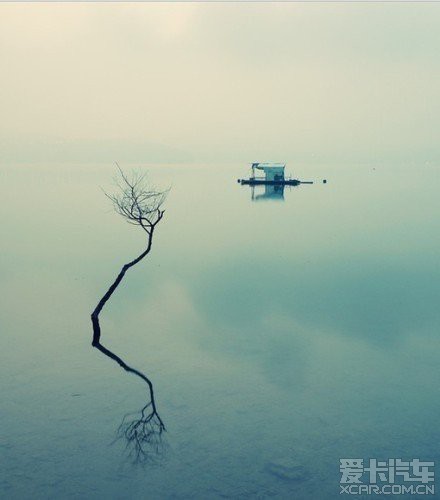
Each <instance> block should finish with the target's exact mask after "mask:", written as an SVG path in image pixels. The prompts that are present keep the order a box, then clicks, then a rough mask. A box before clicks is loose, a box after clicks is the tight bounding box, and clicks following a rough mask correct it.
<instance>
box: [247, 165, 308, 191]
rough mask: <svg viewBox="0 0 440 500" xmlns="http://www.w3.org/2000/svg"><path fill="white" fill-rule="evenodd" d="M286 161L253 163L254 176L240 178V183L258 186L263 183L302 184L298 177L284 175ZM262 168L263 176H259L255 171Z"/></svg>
mask: <svg viewBox="0 0 440 500" xmlns="http://www.w3.org/2000/svg"><path fill="white" fill-rule="evenodd" d="M285 168H286V164H285V163H252V176H251V177H249V179H238V182H239V183H240V184H249V185H251V186H256V185H258V184H262V185H265V184H266V185H283V186H297V185H298V184H301V181H299V180H298V179H292V178H291V177H288V178H286V176H285V175H284V169H285ZM256 170H260V171H262V172H263V173H264V175H263V176H259V177H257V176H256V175H255V171H256Z"/></svg>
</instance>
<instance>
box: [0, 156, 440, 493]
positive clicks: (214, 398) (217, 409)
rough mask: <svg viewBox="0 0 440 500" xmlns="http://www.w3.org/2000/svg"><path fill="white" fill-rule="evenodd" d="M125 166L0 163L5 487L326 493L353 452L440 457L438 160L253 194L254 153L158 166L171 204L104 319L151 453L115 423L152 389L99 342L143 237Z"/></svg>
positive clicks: (307, 171) (313, 176) (308, 173)
mask: <svg viewBox="0 0 440 500" xmlns="http://www.w3.org/2000/svg"><path fill="white" fill-rule="evenodd" d="M124 167H125V166H124ZM126 169H127V171H130V166H126ZM115 170H116V169H115V168H114V167H113V166H112V165H70V166H69V165H52V166H47V165H27V166H26V165H15V166H12V165H11V166H9V165H4V166H3V167H2V168H1V170H0V180H1V182H0V190H1V199H2V254H1V276H2V279H1V283H0V294H1V295H0V297H1V300H0V308H1V318H2V348H1V358H2V359H1V364H0V370H1V392H2V411H1V416H0V429H1V430H0V433H1V442H0V446H1V491H2V497H3V498H11V499H15V498H19V499H22V498H33V499H40V498H41V499H43V498H44V499H47V498H54V499H55V498H69V499H70V498H72V499H80V498H81V499H95V498H96V499H98V498H110V499H123V498H145V499H156V498H157V499H161V498H197V499H199V498H200V499H209V498H255V497H256V498H268V497H274V498H286V499H287V498H298V499H303V498H304V499H309V498H310V499H317V498H323V499H327V498H329V499H331V498H337V497H339V481H340V472H339V465H340V462H339V460H340V459H341V458H364V459H368V458H377V459H381V460H386V459H388V458H402V459H405V460H409V459H412V458H420V459H421V460H424V461H429V460H437V461H438V460H440V452H439V449H438V443H439V440H440V426H439V414H440V398H439V387H440V377H439V368H438V366H439V361H438V359H439V354H440V342H439V323H440V308H439V306H438V302H439V295H440V294H439V292H440V266H439V259H438V255H439V250H440V236H439V235H440V231H439V229H440V227H439V226H440V222H439V217H438V213H439V208H440V201H439V196H438V191H439V186H440V179H439V174H438V170H437V169H435V168H433V167H430V166H429V165H421V166H414V167H412V168H404V167H392V166H368V165H353V166H349V167H334V166H328V165H311V166H307V167H302V166H300V165H299V166H298V167H297V168H296V169H295V174H297V175H298V177H299V178H302V179H304V180H313V181H315V183H314V184H313V185H301V186H298V187H295V188H286V189H285V190H284V193H283V195H282V194H281V193H265V192H264V190H262V189H258V190H256V191H255V193H254V199H252V190H251V189H250V188H249V187H248V186H240V185H239V184H237V178H239V177H244V176H246V175H247V171H246V167H245V166H243V165H241V164H236V165H164V166H156V167H154V166H151V167H149V168H148V169H147V170H148V172H149V177H150V179H151V182H152V183H154V184H155V185H156V186H159V187H161V188H166V187H171V190H170V192H169V195H168V199H167V202H166V212H165V216H164V219H163V220H162V221H161V222H160V224H159V225H158V227H157V230H156V234H155V237H154V238H155V239H154V242H153V248H152V252H151V254H150V255H149V256H147V258H146V259H145V260H143V261H142V262H140V263H139V264H138V265H137V266H135V267H134V268H132V269H130V270H129V272H128V274H127V275H126V277H125V279H124V281H123V282H122V283H121V285H120V287H119V288H118V289H117V290H116V292H115V294H114V295H113V296H112V297H111V299H110V301H109V302H108V304H107V305H106V306H105V308H104V310H103V311H102V313H101V327H102V341H103V343H104V344H105V345H106V346H107V347H108V348H109V349H111V350H112V351H113V352H115V353H117V354H118V356H120V357H122V358H123V359H124V360H125V361H126V362H127V363H128V364H129V365H130V366H133V367H135V368H137V369H138V370H141V371H142V372H144V373H145V374H146V375H148V377H149V378H150V379H151V380H152V381H153V384H154V389H155V395H156V402H157V405H158V410H159V413H160V415H161V418H162V419H163V420H164V422H165V425H166V427H167V432H166V433H165V435H164V441H163V446H162V447H161V449H160V453H158V454H157V456H151V460H149V461H148V463H142V464H141V463H137V462H136V460H134V457H133V454H130V447H128V448H127V446H126V445H127V443H126V441H125V440H124V439H123V438H120V439H117V434H116V433H117V430H118V428H119V425H120V424H121V421H122V419H123V418H124V416H125V415H126V414H128V413H135V414H136V412H138V411H139V410H140V409H141V408H142V407H143V406H144V405H145V403H146V399H147V392H146V386H145V384H144V383H143V382H142V381H141V380H140V379H138V378H137V377H135V376H133V375H132V374H129V373H126V372H124V371H123V370H122V369H121V368H120V367H119V366H118V365H117V364H116V363H114V362H113V361H112V360H110V359H109V358H107V357H105V356H103V354H102V353H100V352H99V351H98V350H96V349H93V348H92V346H91V339H92V329H91V322H90V313H91V311H92V310H93V308H94V307H95V306H96V304H97V302H98V300H99V299H100V297H101V296H102V295H103V293H104V292H105V290H106V289H107V288H108V286H109V285H110V283H111V282H112V281H113V279H114V278H115V276H116V274H117V273H118V272H119V270H120V268H121V267H122V265H123V264H124V263H126V262H128V261H130V260H131V259H133V258H134V257H136V256H137V255H138V254H140V253H141V252H142V251H143V249H144V247H145V236H144V234H143V232H142V231H140V230H139V228H136V227H133V226H130V225H128V224H127V223H125V222H124V220H123V219H122V218H121V217H120V216H119V215H117V214H116V213H115V212H114V211H113V209H112V207H111V204H110V202H109V200H108V199H107V198H106V197H105V196H104V194H103V192H102V191H101V189H100V187H102V188H103V189H105V190H107V191H111V190H112V189H113V188H112V177H113V176H114V175H115V174H116V171H115ZM323 179H327V181H328V182H327V183H326V184H323V183H322V180H323ZM265 194H266V196H265ZM153 455H156V454H155V453H153ZM408 498H409V497H408Z"/></svg>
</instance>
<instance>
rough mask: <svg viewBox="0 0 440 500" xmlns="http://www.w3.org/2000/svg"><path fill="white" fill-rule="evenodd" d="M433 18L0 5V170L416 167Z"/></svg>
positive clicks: (430, 10)
mask: <svg viewBox="0 0 440 500" xmlns="http://www.w3.org/2000/svg"><path fill="white" fill-rule="evenodd" d="M439 26H440V5H436V4H419V3H412V4H402V3H399V4H389V3H388V4H380V3H367V4H365V3H364V4H359V3H352V4H346V3H344V4H340V3H332V4H322V3H320V4H304V3H291V4H286V3H279V4H276V3H264V4H262V3H226V4H219V3H215V4H210V3H181V4H145V3H144V4H115V3H109V4H101V3H95V4H86V3H82V4H72V3H66V4H53V3H50V4H37V5H34V4H2V5H0V65H1V79H0V86H1V92H0V109H1V114H2V120H1V123H0V127H1V129H0V141H1V142H0V161H2V162H8V163H9V162H11V163H12V162H13V163H15V162H35V161H43V162H46V161H56V162H60V161H95V162H96V161H104V162H107V161H114V160H119V161H121V162H124V161H126V162H128V161H135V162H138V161H139V162H144V161H155V162H180V161H188V162H198V161H200V162H210V161H215V162H218V161H247V162H248V161H252V160H254V161H255V159H257V160H264V159H268V160H301V161H313V162H319V161H325V162H327V163H329V162H334V163H341V162H346V163H352V162H374V163H378V162H386V163H391V162H393V163H397V164H402V163H407V164H415V163H417V165H419V166H420V165H421V164H423V163H426V162H431V163H432V162H434V163H436V162H437V161H438V159H439V156H440V146H439V141H438V140H437V138H438V130H439V129H440V96H439V88H440V78H439V76H440V58H439V53H440V30H439Z"/></svg>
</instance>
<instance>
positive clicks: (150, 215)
mask: <svg viewBox="0 0 440 500" xmlns="http://www.w3.org/2000/svg"><path fill="white" fill-rule="evenodd" d="M118 170H119V180H118V181H117V192H116V193H115V194H107V193H106V196H107V197H108V198H109V199H110V200H111V201H112V203H113V207H114V209H115V211H116V212H117V213H119V214H120V215H121V216H122V217H123V218H124V219H125V220H126V221H127V222H128V223H129V224H132V225H135V226H139V227H140V228H141V229H142V230H143V231H144V232H145V233H146V235H147V246H146V249H145V250H144V251H143V252H142V253H141V254H140V255H139V256H138V257H136V258H134V259H133V260H131V261H130V262H128V263H127V264H125V265H124V266H123V267H122V269H121V271H120V272H119V274H118V275H117V277H116V279H115V280H114V282H113V283H112V284H111V285H110V287H109V288H108V290H107V291H106V292H105V294H104V295H103V296H102V298H101V299H100V301H99V302H98V304H97V306H96V307H95V309H94V310H93V312H92V315H91V319H92V325H93V340H92V346H93V347H95V348H96V349H98V350H99V351H101V352H102V353H103V354H105V355H106V356H108V357H109V358H110V359H112V360H113V361H116V363H118V365H119V366H121V367H122V368H123V369H124V370H125V371H126V372H129V373H132V374H134V375H136V376H137V377H139V378H141V379H142V380H143V381H144V382H145V383H146V384H147V386H148V396H149V400H148V402H147V404H146V405H145V406H144V407H143V408H142V410H141V411H140V413H139V414H137V416H136V417H135V418H133V417H132V416H131V418H129V415H126V416H125V417H124V420H123V421H122V423H121V425H120V426H119V429H118V431H117V438H124V439H125V440H126V442H127V449H129V452H130V454H131V455H132V458H133V459H134V460H135V461H136V462H144V461H148V460H151V459H154V458H155V457H157V456H158V455H159V454H160V453H161V451H162V449H163V440H162V434H163V432H164V431H165V430H166V429H165V424H164V423H163V421H162V419H161V417H160V415H159V413H158V411H157V406H156V400H155V397H154V388H153V384H152V382H151V380H150V379H149V378H148V377H147V376H146V375H145V374H143V373H142V372H140V371H139V370H136V369H135V368H132V367H131V366H129V365H128V364H127V363H126V362H125V361H123V360H122V359H121V358H120V357H119V356H118V355H116V354H115V353H113V352H112V351H110V350H109V349H107V348H106V347H105V346H104V345H103V344H102V343H101V326H100V323H99V314H100V313H101V311H102V309H103V308H104V306H105V304H106V303H107V301H108V300H109V299H110V297H111V296H112V294H113V293H114V291H115V290H116V288H117V287H118V286H119V284H120V283H121V281H122V280H123V278H124V276H125V274H126V272H127V271H128V270H129V269H130V268H132V267H133V266H135V265H136V264H138V263H139V262H140V261H141V260H142V259H144V258H145V257H146V256H147V255H148V254H149V253H150V251H151V247H152V244H153V235H154V231H155V229H156V226H157V225H158V224H159V222H160V221H161V220H162V218H163V216H164V213H165V210H163V209H162V205H163V203H164V201H165V198H166V195H167V192H166V191H157V190H155V189H152V188H151V187H150V186H149V185H148V182H147V179H146V176H145V174H138V173H135V174H133V175H132V176H131V177H128V176H127V175H126V174H125V173H124V172H123V171H122V169H121V168H120V167H119V165H118Z"/></svg>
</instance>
